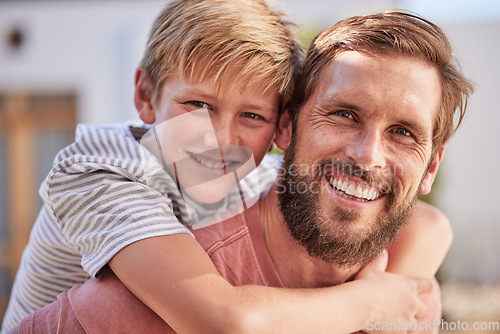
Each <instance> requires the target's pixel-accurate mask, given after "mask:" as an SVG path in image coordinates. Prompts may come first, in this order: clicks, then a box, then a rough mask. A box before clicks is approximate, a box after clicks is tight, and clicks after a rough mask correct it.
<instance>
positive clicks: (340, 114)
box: [336, 110, 353, 118]
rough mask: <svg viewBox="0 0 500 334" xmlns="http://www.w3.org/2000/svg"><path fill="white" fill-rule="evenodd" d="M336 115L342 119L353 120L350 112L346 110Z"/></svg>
mask: <svg viewBox="0 0 500 334" xmlns="http://www.w3.org/2000/svg"><path fill="white" fill-rule="evenodd" d="M336 114H337V115H339V116H340V117H345V118H353V117H352V114H351V113H350V112H348V111H344V110H341V111H337V112H336Z"/></svg>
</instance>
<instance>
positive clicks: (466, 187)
mask: <svg viewBox="0 0 500 334" xmlns="http://www.w3.org/2000/svg"><path fill="white" fill-rule="evenodd" d="M166 1H167V0H165V1H159V0H154V1H153V0H141V1H133V0H128V1H123V0H122V1H116V0H115V1H113V0H100V1H97V0H95V1H84V0H80V1H78V0H73V1H63V0H60V1H54V0H52V1H44V0H38V1H22V0H12V1H6V0H0V319H1V317H2V315H3V313H4V310H5V307H6V304H7V301H8V297H9V292H10V287H11V284H12V280H13V278H14V275H15V271H16V268H17V266H18V263H19V260H20V256H21V253H22V250H23V248H24V246H25V244H26V243H27V241H28V238H29V231H30V229H31V225H32V224H33V221H34V220H35V218H36V215H37V212H38V210H39V207H40V205H41V202H40V200H39V197H38V187H39V185H40V183H41V182H42V181H43V179H44V177H45V176H46V174H47V173H48V171H49V170H50V168H51V164H52V160H53V158H54V156H55V154H56V153H57V151H58V150H59V149H61V148H62V147H64V146H65V145H67V144H69V143H71V142H72V139H73V136H74V128H75V125H76V124H77V123H80V122H83V123H116V122H122V121H125V120H129V119H135V118H137V117H136V114H135V110H134V106H133V88H134V87H133V82H134V81H133V79H134V70H135V67H136V66H137V64H138V62H139V60H140V58H141V55H142V52H143V49H144V45H145V41H146V38H147V34H148V31H149V28H150V25H151V24H152V22H153V20H154V18H155V16H156V14H157V13H159V11H160V9H161V8H162V7H163V5H164V4H165V3H166ZM272 2H274V3H275V5H276V6H277V7H278V8H280V9H281V10H283V11H285V12H286V13H288V16H289V18H290V19H291V20H292V21H293V22H296V23H297V24H298V25H299V26H300V27H301V31H299V34H300V36H301V40H302V41H303V42H304V45H305V46H307V44H308V42H309V40H310V39H311V38H312V37H313V36H314V35H316V34H317V33H318V32H319V31H321V30H322V29H324V28H326V27H327V26H329V25H331V24H332V23H333V22H335V21H337V20H339V19H342V18H346V17H348V16H352V15H359V14H366V13H371V12H377V11H382V10H387V9H407V10H411V11H414V12H416V13H418V14H420V15H422V16H424V17H426V18H428V19H430V20H432V21H433V22H435V23H437V24H439V25H440V26H441V27H442V28H443V29H444V30H445V31H446V32H447V33H448V36H449V38H450V40H451V42H452V45H453V46H454V52H455V55H456V57H457V58H458V59H459V60H460V62H461V64H462V67H463V70H464V72H465V73H466V75H467V76H468V77H469V78H471V79H472V80H473V81H474V82H475V83H476V92H475V94H474V95H473V97H472V99H471V100H470V103H469V110H468V115H467V116H466V118H465V120H464V122H463V125H462V127H461V129H460V130H459V131H458V133H457V135H456V136H455V137H453V138H452V140H451V141H450V143H449V145H448V148H447V150H446V154H445V159H444V161H443V163H442V165H441V168H440V171H439V174H438V178H437V181H436V183H435V187H434V189H433V192H432V196H430V197H429V198H428V200H429V201H430V202H432V203H433V204H434V205H436V206H437V207H439V208H440V209H441V210H443V211H444V212H445V213H446V214H447V216H448V217H449V218H450V220H451V223H452V225H453V229H454V234H455V240H454V243H453V245H452V248H451V250H450V252H449V254H448V256H447V257H446V260H445V262H444V264H443V266H442V268H441V269H440V271H439V273H438V277H439V279H440V281H441V283H442V295H443V315H444V317H445V320H449V321H453V320H460V321H470V322H471V324H472V322H473V321H492V322H495V321H496V322H500V260H499V256H500V242H499V240H500V210H499V209H498V207H499V206H500V203H498V202H499V200H500V194H499V191H500V178H498V177H496V176H495V175H496V174H495V170H494V169H492V170H491V171H490V172H488V170H489V168H496V167H495V166H496V165H497V164H500V150H499V148H498V147H499V144H500V131H499V130H500V106H499V104H498V95H499V94H500V83H499V78H500V62H499V61H498V57H499V54H500V43H499V42H500V40H499V37H498V36H499V34H500V2H498V1H496V0H475V1H465V0H439V1H436V0H350V1H344V0H328V1H327V0H308V1H304V0H273V1H272ZM481 168H483V169H485V170H483V171H481ZM497 325H498V324H497ZM450 332H459V331H450ZM460 332H461V333H466V332H465V331H460ZM476 332H477V331H476ZM482 332H484V333H497V332H500V331H499V330H498V329H497V330H490V331H487V330H485V331H482Z"/></svg>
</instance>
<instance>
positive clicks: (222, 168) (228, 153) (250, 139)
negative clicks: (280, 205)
mask: <svg viewBox="0 0 500 334" xmlns="http://www.w3.org/2000/svg"><path fill="white" fill-rule="evenodd" d="M140 76H141V75H140V74H139V73H138V78H136V79H137V80H136V83H137V85H136V86H137V87H136V106H137V107H138V110H139V113H140V116H141V118H142V119H143V120H144V121H145V122H146V123H153V122H156V129H157V131H158V138H160V143H161V146H162V148H161V151H162V153H163V157H164V159H165V162H166V164H167V166H169V167H168V168H169V169H170V173H171V175H173V176H174V175H176V177H177V179H178V181H179V183H180V185H181V187H182V188H183V190H184V191H186V192H187V194H188V195H189V196H190V197H192V198H193V199H195V200H197V201H199V202H202V203H215V202H217V201H219V200H221V199H222V198H223V197H224V196H225V195H226V194H227V192H228V191H229V190H230V189H231V188H232V187H233V186H234V185H235V179H242V178H243V177H245V175H246V174H248V173H249V172H250V171H251V170H252V169H253V168H255V166H256V165H258V164H259V163H260V162H261V160H262V159H263V158H264V155H265V154H266V153H267V151H268V149H269V147H270V145H271V143H272V140H273V137H274V133H275V128H276V123H277V121H278V113H279V111H278V110H279V96H278V94H277V91H276V90H275V89H268V90H267V91H265V92H264V91H263V89H261V88H260V87H256V86H254V87H247V86H246V85H245V83H246V81H245V80H242V81H243V82H242V83H239V84H238V85H236V86H234V87H232V88H230V89H228V90H227V91H224V92H223V93H222V94H218V91H217V86H216V85H215V84H214V83H213V82H212V80H211V79H210V78H208V79H205V80H203V81H201V82H199V83H192V82H190V81H188V80H184V79H182V78H181V77H180V75H171V76H169V77H168V78H167V80H166V81H165V83H164V84H163V87H162V89H161V93H160V97H159V99H158V103H157V104H154V103H152V102H149V103H144V100H147V99H144V96H148V94H142V97H140V96H138V94H139V95H140V91H141V90H142V91H143V93H144V91H145V90H146V89H145V87H144V85H147V80H141V78H140ZM232 77H233V75H230V76H229V77H228V82H231V81H230V80H231V78H232ZM138 99H142V100H140V101H139V103H138ZM174 165H175V167H174ZM232 172H234V173H232ZM212 181H215V183H214V182H212Z"/></svg>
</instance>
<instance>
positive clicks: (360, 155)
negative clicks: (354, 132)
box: [346, 130, 385, 171]
mask: <svg viewBox="0 0 500 334" xmlns="http://www.w3.org/2000/svg"><path fill="white" fill-rule="evenodd" d="M346 154H347V156H348V157H350V158H352V159H353V160H354V161H355V162H356V163H357V164H358V165H359V166H360V167H361V168H363V169H364V170H366V171H370V170H373V169H375V168H384V167H385V156H384V143H383V134H381V133H380V132H379V131H377V130H369V131H366V132H364V133H362V134H361V135H360V136H357V137H356V138H354V140H351V141H350V142H349V144H348V146H347V149H346Z"/></svg>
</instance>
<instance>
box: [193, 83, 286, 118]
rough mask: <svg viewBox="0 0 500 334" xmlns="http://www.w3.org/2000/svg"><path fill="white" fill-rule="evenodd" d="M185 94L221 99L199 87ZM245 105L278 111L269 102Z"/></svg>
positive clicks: (246, 104)
mask: <svg viewBox="0 0 500 334" xmlns="http://www.w3.org/2000/svg"><path fill="white" fill-rule="evenodd" d="M184 94H194V95H197V96H199V97H200V98H202V99H207V100H214V99H215V100H219V98H218V97H217V94H216V93H214V94H211V93H208V92H206V91H205V90H203V89H199V88H196V87H193V88H189V89H186V90H185V91H184ZM243 107H244V108H245V109H253V110H261V111H268V112H271V113H274V112H276V111H277V109H276V108H275V107H273V106H272V105H270V104H268V103H260V104H259V103H245V104H244V105H243Z"/></svg>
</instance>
